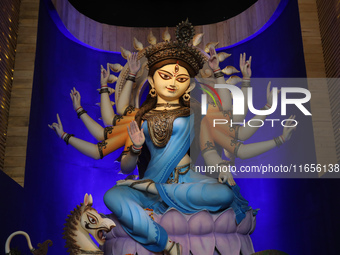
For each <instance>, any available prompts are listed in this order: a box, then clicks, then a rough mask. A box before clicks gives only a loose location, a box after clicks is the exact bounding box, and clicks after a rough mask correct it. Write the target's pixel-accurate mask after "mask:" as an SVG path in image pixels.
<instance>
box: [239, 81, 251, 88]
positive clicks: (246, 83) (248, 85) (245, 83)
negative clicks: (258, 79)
mask: <svg viewBox="0 0 340 255" xmlns="http://www.w3.org/2000/svg"><path fill="white" fill-rule="evenodd" d="M241 87H243V88H249V87H251V85H250V79H249V80H246V79H242V84H241Z"/></svg>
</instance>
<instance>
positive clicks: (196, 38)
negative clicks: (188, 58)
mask: <svg viewBox="0 0 340 255" xmlns="http://www.w3.org/2000/svg"><path fill="white" fill-rule="evenodd" d="M203 35H204V33H200V34H197V35H194V38H192V44H193V45H194V46H197V45H199V44H200V43H201V42H202V39H203Z"/></svg>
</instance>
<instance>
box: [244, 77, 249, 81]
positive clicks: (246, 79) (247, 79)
mask: <svg viewBox="0 0 340 255" xmlns="http://www.w3.org/2000/svg"><path fill="white" fill-rule="evenodd" d="M242 80H245V81H250V78H244V77H243V78H242Z"/></svg>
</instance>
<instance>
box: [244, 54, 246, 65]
mask: <svg viewBox="0 0 340 255" xmlns="http://www.w3.org/2000/svg"><path fill="white" fill-rule="evenodd" d="M243 65H246V53H245V52H244V53H243Z"/></svg>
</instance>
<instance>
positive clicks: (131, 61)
mask: <svg viewBox="0 0 340 255" xmlns="http://www.w3.org/2000/svg"><path fill="white" fill-rule="evenodd" d="M137 57H138V54H137V53H132V54H131V56H130V57H129V58H128V59H127V60H128V65H129V70H130V75H131V76H136V74H137V72H138V71H139V69H140V65H141V64H140V61H138V59H137ZM132 86H133V81H132V80H126V83H125V85H124V88H123V90H122V92H121V94H120V96H119V99H118V101H117V102H116V103H117V104H116V109H117V113H118V114H121V115H122V114H123V113H124V111H125V109H126V107H128V106H129V103H130V98H131V91H132Z"/></svg>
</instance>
